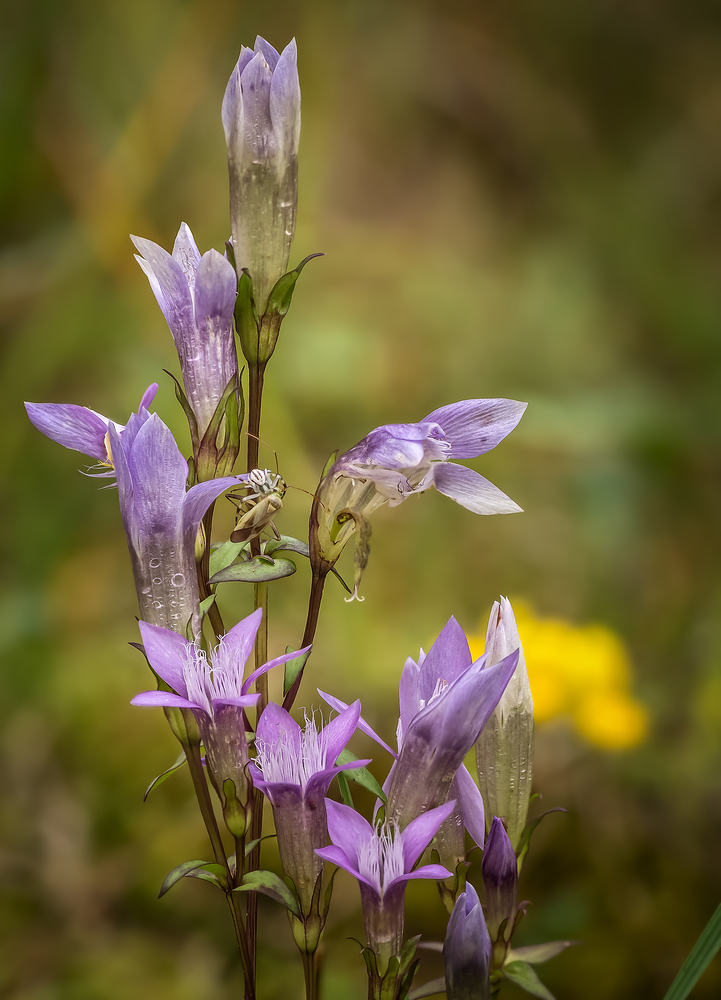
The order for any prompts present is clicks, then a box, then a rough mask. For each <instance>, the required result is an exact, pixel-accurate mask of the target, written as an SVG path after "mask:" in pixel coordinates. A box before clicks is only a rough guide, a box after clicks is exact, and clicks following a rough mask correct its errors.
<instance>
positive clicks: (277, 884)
mask: <svg viewBox="0 0 721 1000" xmlns="http://www.w3.org/2000/svg"><path fill="white" fill-rule="evenodd" d="M233 892H262V893H263V895H265V896H270V898H271V899H275V900H276V902H278V903H281V904H282V905H283V906H285V908H286V909H287V910H290V912H291V913H292V914H293V916H294V917H297V918H298V919H299V920H302V919H303V918H302V916H301V912H300V906H299V905H298V900H297V899H296V897H295V896H294V894H293V892H292V891H291V890H290V889H289V888H288V886H287V885H286V884H285V882H284V881H283V879H282V878H281V877H280V875H276V874H275V872H268V871H254V872H248V873H247V874H246V875H245V876H244V877H243V882H242V884H241V885H239V886H237V887H236V888H235V889H233Z"/></svg>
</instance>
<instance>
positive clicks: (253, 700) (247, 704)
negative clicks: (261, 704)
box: [213, 694, 260, 712]
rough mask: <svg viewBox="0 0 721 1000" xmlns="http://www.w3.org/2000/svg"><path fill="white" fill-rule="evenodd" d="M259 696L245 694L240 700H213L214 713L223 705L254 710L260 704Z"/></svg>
mask: <svg viewBox="0 0 721 1000" xmlns="http://www.w3.org/2000/svg"><path fill="white" fill-rule="evenodd" d="M259 698H260V695H259V694H244V695H242V696H241V697H240V698H213V711H214V712H216V711H217V708H216V706H217V707H218V708H219V707H220V706H222V705H235V707H236V708H253V706H254V705H257V704H258V699H259Z"/></svg>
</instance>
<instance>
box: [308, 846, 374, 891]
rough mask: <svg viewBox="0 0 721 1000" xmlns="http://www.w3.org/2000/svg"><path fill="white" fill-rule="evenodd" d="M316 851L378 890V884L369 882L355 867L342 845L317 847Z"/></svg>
mask: <svg viewBox="0 0 721 1000" xmlns="http://www.w3.org/2000/svg"><path fill="white" fill-rule="evenodd" d="M315 853H316V854H317V855H318V857H319V858H323V860H324V861H329V862H330V864H332V865H338V867H339V868H342V869H343V871H346V872H348V874H349V875H353V877H354V878H357V879H358V881H359V882H365V884H366V885H369V886H370V887H371V888H372V889H375V891H376V892H378V890H377V888H376V886H375V885H373V884H372V883H371V882H369V881H368V879H367V878H364V877H363V876H362V875H361V874H360V872H359V871H358V869H357V868H354V867H353V864H354V862H353V861H351V859H350V858H348V857H346V855H345V852H344V851H342V850H341V848H340V847H335V846H332V847H316V849H315Z"/></svg>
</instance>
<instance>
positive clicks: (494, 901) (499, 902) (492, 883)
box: [481, 816, 518, 941]
mask: <svg viewBox="0 0 721 1000" xmlns="http://www.w3.org/2000/svg"><path fill="white" fill-rule="evenodd" d="M481 874H482V875H483V885H484V887H485V890H486V923H487V924H488V931H489V933H490V935H491V940H492V941H497V940H498V938H499V937H500V936H501V926H502V925H504V924H505V926H503V940H504V941H510V939H511V935H512V934H513V923H514V921H515V918H516V910H517V908H518V862H517V860H516V854H515V851H514V850H513V845H512V844H511V841H510V840H509V839H508V834H507V833H506V831H505V829H504V827H503V823H502V822H501V821H500V819H499V818H498V817H497V816H494V817H493V822H492V823H491V829H490V830H489V833H488V837H487V839H486V847H485V849H484V851H483V861H482V862H481Z"/></svg>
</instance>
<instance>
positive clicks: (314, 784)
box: [303, 758, 371, 805]
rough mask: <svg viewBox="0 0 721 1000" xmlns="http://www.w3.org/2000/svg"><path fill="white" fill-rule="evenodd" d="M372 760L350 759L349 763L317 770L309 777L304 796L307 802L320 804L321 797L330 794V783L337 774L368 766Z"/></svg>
mask: <svg viewBox="0 0 721 1000" xmlns="http://www.w3.org/2000/svg"><path fill="white" fill-rule="evenodd" d="M370 762H371V761H370V758H369V759H367V760H349V761H348V763H347V764H338V766H337V767H327V768H325V770H323V771H316V773H315V774H314V775H312V776H311V777H310V778H309V779H308V784H307V785H306V786H305V793H304V795H303V798H304V799H305V801H306V802H311V803H312V804H313V805H318V804H319V803H320V799H323V798H325V796H326V795H327V794H328V789H329V788H330V783H331V781H332V780H333V778H335V776H336V774H339V773H340V772H341V771H352V770H354V769H355V768H357V767H367V766H368V765H369V764H370Z"/></svg>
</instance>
